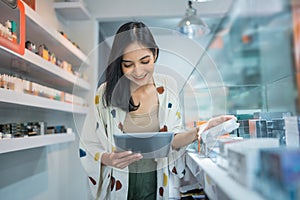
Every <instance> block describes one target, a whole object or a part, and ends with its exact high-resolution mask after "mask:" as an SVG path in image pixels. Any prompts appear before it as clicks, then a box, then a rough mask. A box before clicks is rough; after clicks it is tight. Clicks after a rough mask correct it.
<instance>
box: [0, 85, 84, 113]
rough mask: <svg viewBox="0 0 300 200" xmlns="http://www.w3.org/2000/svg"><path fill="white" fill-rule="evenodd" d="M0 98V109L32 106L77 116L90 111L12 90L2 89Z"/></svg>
mask: <svg viewBox="0 0 300 200" xmlns="http://www.w3.org/2000/svg"><path fill="white" fill-rule="evenodd" d="M0 96H1V97H0V107H1V106H3V107H6V104H15V106H16V107H20V106H30V107H36V108H43V109H51V110H57V111H65V112H70V113H76V114H85V113H87V111H88V108H87V107H82V106H77V105H73V104H71V103H65V102H61V101H56V100H51V99H48V98H44V97H39V96H34V95H30V94H24V93H21V92H15V91H11V90H5V89H0ZM1 103H2V104H1Z"/></svg>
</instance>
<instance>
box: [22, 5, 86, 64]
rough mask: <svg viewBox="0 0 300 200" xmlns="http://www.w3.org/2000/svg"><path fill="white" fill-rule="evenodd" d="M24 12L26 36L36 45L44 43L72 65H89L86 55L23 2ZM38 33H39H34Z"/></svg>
mask: <svg viewBox="0 0 300 200" xmlns="http://www.w3.org/2000/svg"><path fill="white" fill-rule="evenodd" d="M24 7H25V14H26V38H27V40H29V41H32V42H34V43H35V44H36V46H37V47H38V45H40V44H45V45H46V46H47V47H48V49H49V50H50V51H51V52H54V53H55V54H56V55H59V56H60V57H61V58H64V60H66V61H67V62H69V63H71V64H72V65H73V66H74V67H77V68H79V67H81V66H89V60H88V58H87V56H86V55H85V54H84V53H83V52H82V51H81V50H80V49H78V48H77V47H75V46H74V45H73V44H72V43H71V42H70V41H69V40H68V39H66V38H65V37H64V36H62V35H61V34H60V33H59V32H58V31H57V30H55V29H54V28H52V26H50V25H48V24H47V23H45V22H44V20H43V19H42V18H41V16H40V15H39V14H38V13H36V12H35V11H34V10H32V9H31V8H30V7H29V6H27V5H26V4H24ZM36 33H39V34H36Z"/></svg>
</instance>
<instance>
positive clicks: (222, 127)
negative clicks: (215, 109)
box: [201, 119, 240, 147]
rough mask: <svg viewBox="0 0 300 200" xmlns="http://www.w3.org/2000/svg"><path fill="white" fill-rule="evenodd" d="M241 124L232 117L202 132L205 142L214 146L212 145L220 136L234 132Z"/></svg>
mask: <svg viewBox="0 0 300 200" xmlns="http://www.w3.org/2000/svg"><path fill="white" fill-rule="evenodd" d="M239 125H240V124H239V123H237V122H236V119H230V120H228V121H225V122H223V123H222V124H219V125H217V126H215V127H213V128H210V129H208V130H206V131H204V132H203V133H202V134H201V138H202V140H203V143H205V144H206V146H207V147H212V145H214V144H215V143H216V141H217V138H218V136H221V135H224V134H226V133H230V132H232V131H233V130H235V129H237V128H238V127H239Z"/></svg>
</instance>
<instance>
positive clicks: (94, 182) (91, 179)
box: [89, 176, 97, 185]
mask: <svg viewBox="0 0 300 200" xmlns="http://www.w3.org/2000/svg"><path fill="white" fill-rule="evenodd" d="M89 179H90V181H91V182H92V184H93V185H96V184H97V182H96V181H95V179H93V178H92V177H90V176H89Z"/></svg>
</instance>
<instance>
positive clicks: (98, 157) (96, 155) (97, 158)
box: [94, 152, 100, 162]
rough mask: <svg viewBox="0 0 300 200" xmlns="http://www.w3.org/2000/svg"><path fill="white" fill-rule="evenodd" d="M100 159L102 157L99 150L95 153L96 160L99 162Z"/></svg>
mask: <svg viewBox="0 0 300 200" xmlns="http://www.w3.org/2000/svg"><path fill="white" fill-rule="evenodd" d="M99 159H100V153H99V152H97V153H95V156H94V160H95V161H96V162H98V161H99Z"/></svg>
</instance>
